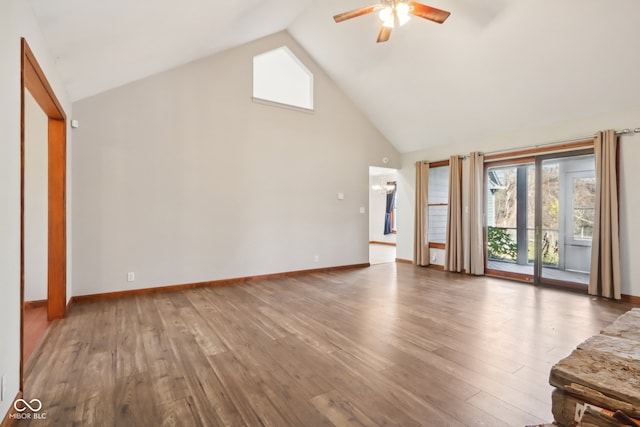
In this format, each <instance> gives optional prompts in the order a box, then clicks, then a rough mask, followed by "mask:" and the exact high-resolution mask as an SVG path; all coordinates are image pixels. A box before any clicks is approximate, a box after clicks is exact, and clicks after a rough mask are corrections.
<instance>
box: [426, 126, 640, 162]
mask: <svg viewBox="0 0 640 427" xmlns="http://www.w3.org/2000/svg"><path fill="white" fill-rule="evenodd" d="M630 133H631V134H632V133H640V128H635V129H634V130H631V129H620V130H616V135H628V134H630ZM595 136H596V134H593V135H591V136H583V137H580V138H571V139H563V140H561V141H555V142H546V143H544V144H537V145H530V146H528V147H518V148H510V149H508V150H497V151H488V152H486V153H482V155H483V156H488V155H492V154H503V153H509V152H512V151H521V150H528V149H531V148H540V147H548V146H551V145H559V144H570V143H572V142H580V141H585V140H588V139H590V138H594V137H595ZM458 157H459V158H460V159H466V158H468V157H469V156H468V155H464V156H458ZM423 163H424V164H428V163H430V162H429V161H426V160H425V161H423Z"/></svg>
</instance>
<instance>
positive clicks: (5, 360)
mask: <svg viewBox="0 0 640 427" xmlns="http://www.w3.org/2000/svg"><path fill="white" fill-rule="evenodd" d="M20 37H25V38H26V39H27V42H28V43H29V45H30V46H31V49H32V51H33V52H34V54H35V56H36V58H38V61H39V63H40V65H41V66H42V68H43V70H44V72H45V73H46V75H47V77H48V79H49V83H50V84H51V86H52V87H53V90H54V91H55V92H56V94H57V96H58V98H59V100H60V102H61V103H62V106H63V108H64V109H65V111H66V113H67V114H70V113H71V108H70V104H69V103H68V102H67V101H66V94H65V91H64V89H63V86H62V85H61V82H60V80H59V79H58V78H57V73H56V70H55V67H54V65H53V64H54V62H53V61H52V58H51V56H50V55H49V52H48V51H47V47H46V44H45V42H44V38H43V37H42V34H41V33H40V30H39V28H38V26H37V24H36V21H35V18H34V16H33V14H32V12H31V9H30V7H29V3H28V2H25V1H23V0H2V1H0V94H2V95H1V101H0V135H1V137H0V200H1V201H2V208H1V209H0V295H1V297H0V325H1V327H0V343H1V344H0V376H5V377H6V384H7V389H6V390H5V393H6V396H7V398H6V399H5V400H4V401H2V402H0V418H3V417H4V415H5V414H6V413H7V411H8V410H9V408H10V407H11V404H12V403H13V402H12V400H13V397H14V396H15V395H16V394H17V393H18V389H19V382H20ZM67 200H68V202H70V200H71V197H70V196H68V198H67ZM69 243H70V239H69ZM69 262H70V259H69ZM67 288H68V289H67V295H71V281H70V280H69V281H68V282H67Z"/></svg>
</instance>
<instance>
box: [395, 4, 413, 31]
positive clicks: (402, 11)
mask: <svg viewBox="0 0 640 427" xmlns="http://www.w3.org/2000/svg"><path fill="white" fill-rule="evenodd" d="M409 12H411V7H409V5H408V4H407V3H398V4H397V5H396V13H397V14H398V21H400V25H401V26H402V25H404V24H406V23H407V22H409Z"/></svg>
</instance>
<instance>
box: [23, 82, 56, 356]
mask: <svg viewBox="0 0 640 427" xmlns="http://www.w3.org/2000/svg"><path fill="white" fill-rule="evenodd" d="M24 106H25V108H24V115H25V120H24V193H23V200H24V203H23V212H24V214H23V218H24V238H23V246H24V307H23V308H24V328H23V342H24V346H23V356H22V357H23V359H24V360H25V361H28V360H29V357H30V356H31V354H32V353H33V352H34V350H35V348H36V346H37V345H38V343H39V342H40V341H41V340H42V338H43V336H44V334H45V332H46V330H47V328H48V326H49V321H48V316H47V311H48V310H47V300H48V296H47V294H48V290H47V267H48V256H47V250H48V225H47V221H48V212H47V211H48V200H47V197H48V188H47V187H48V176H47V173H48V169H49V166H48V151H49V150H48V148H47V145H48V118H47V116H46V115H45V113H44V111H42V109H41V108H40V106H39V105H38V103H37V102H36V100H35V99H34V98H33V96H32V95H31V93H30V92H29V91H28V90H27V91H25V96H24ZM25 363H26V362H25Z"/></svg>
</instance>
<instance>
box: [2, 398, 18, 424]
mask: <svg viewBox="0 0 640 427" xmlns="http://www.w3.org/2000/svg"><path fill="white" fill-rule="evenodd" d="M18 399H22V392H21V391H20V392H18V394H17V395H16V398H15V399H13V401H12V403H11V408H9V412H7V414H6V415H5V416H4V418H3V419H2V422H1V423H0V427H9V426H10V425H11V424H13V421H14V419H13V418H11V415H14V414H17V413H18V411H16V408H15V407H14V406H13V402H15V401H16V400H18Z"/></svg>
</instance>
